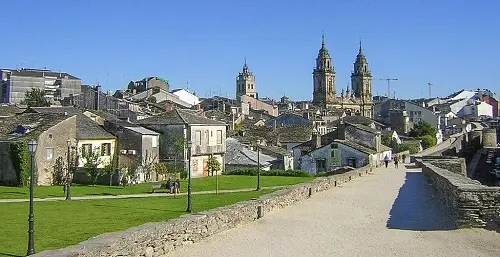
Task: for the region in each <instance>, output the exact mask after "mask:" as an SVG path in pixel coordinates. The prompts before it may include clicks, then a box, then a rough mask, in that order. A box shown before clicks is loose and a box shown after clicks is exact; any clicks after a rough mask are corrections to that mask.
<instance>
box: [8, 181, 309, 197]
mask: <svg viewBox="0 0 500 257" xmlns="http://www.w3.org/2000/svg"><path fill="white" fill-rule="evenodd" d="M218 179H219V190H228V189H243V188H255V187H257V177H255V176H230V175H222V176H218ZM312 179H314V178H313V177H274V176H262V177H261V182H262V186H263V187H269V186H285V185H294V184H299V183H303V182H306V181H310V180H312ZM186 188H187V182H186V180H182V181H181V192H185V191H186ZM192 188H193V191H195V192H196V191H212V190H215V177H204V178H195V179H193V186H192ZM147 193H151V183H144V184H138V185H131V186H126V187H121V186H120V187H119V186H100V185H96V186H85V185H73V186H72V187H71V195H72V196H83V195H128V194H147ZM63 196H64V192H63V186H39V187H36V188H35V197H36V198H48V197H63ZM28 197H29V188H28V187H25V188H21V187H3V186H0V199H18V198H28Z"/></svg>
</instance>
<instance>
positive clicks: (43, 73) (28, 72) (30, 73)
mask: <svg viewBox="0 0 500 257" xmlns="http://www.w3.org/2000/svg"><path fill="white" fill-rule="evenodd" d="M2 70H8V71H10V72H11V73H12V76H18V77H38V78H42V77H57V78H64V77H65V76H68V78H69V79H79V78H77V77H75V76H73V75H71V74H68V73H66V72H54V71H50V70H37V69H20V70H17V69H2Z"/></svg>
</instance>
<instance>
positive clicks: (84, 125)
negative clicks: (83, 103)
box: [76, 114, 116, 139]
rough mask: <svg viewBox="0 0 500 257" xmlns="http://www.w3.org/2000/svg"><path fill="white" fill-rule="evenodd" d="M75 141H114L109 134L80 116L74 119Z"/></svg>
mask: <svg viewBox="0 0 500 257" xmlns="http://www.w3.org/2000/svg"><path fill="white" fill-rule="evenodd" d="M76 138H77V139H115V138H116V137H115V136H113V135H112V134H111V133H109V132H107V131H106V130H104V129H103V128H102V127H101V126H99V125H98V124H97V123H96V122H95V121H93V120H92V119H90V118H89V117H87V116H85V115H83V114H80V115H77V118H76Z"/></svg>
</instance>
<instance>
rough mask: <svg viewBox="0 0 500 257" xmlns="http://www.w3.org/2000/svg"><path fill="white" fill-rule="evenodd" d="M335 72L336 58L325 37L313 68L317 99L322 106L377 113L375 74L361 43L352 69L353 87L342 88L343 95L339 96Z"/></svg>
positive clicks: (358, 112) (356, 112) (371, 114)
mask: <svg viewBox="0 0 500 257" xmlns="http://www.w3.org/2000/svg"><path fill="white" fill-rule="evenodd" d="M335 76H336V73H335V68H334V65H333V61H332V58H331V56H330V54H329V53H328V49H327V48H326V45H325V39H324V37H323V38H322V42H321V48H320V50H319V53H318V56H317V58H316V67H315V68H314V70H313V84H314V88H313V103H314V104H315V105H317V106H319V107H322V108H332V107H333V108H341V109H344V110H346V112H349V113H354V114H356V115H362V116H365V117H370V118H371V117H373V102H372V75H371V72H370V69H369V66H368V61H367V60H366V57H365V55H364V53H363V49H362V48H361V43H360V44H359V52H358V55H357V56H356V60H355V62H354V70H353V72H352V73H351V88H349V87H347V90H345V91H344V89H342V92H341V95H340V97H338V96H337V88H336V85H335Z"/></svg>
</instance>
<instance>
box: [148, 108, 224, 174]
mask: <svg viewBox="0 0 500 257" xmlns="http://www.w3.org/2000/svg"><path fill="white" fill-rule="evenodd" d="M138 123H139V124H141V125H142V126H144V127H146V128H148V129H150V130H153V131H156V132H158V133H160V136H159V139H160V149H159V155H160V160H161V161H167V162H176V163H184V164H185V163H186V162H187V160H190V171H191V175H192V176H193V177H204V176H208V166H207V162H208V159H209V158H211V157H214V158H216V159H217V160H218V161H219V163H221V166H222V167H223V166H224V165H223V164H224V163H223V161H224V160H223V156H224V154H225V152H226V142H225V141H226V124H225V123H223V122H220V121H216V120H212V119H208V118H205V117H202V116H199V115H197V114H195V113H193V112H191V111H189V110H182V109H174V110H172V111H170V112H166V113H163V114H160V115H157V116H153V117H150V118H146V119H143V120H140V121H138ZM189 141H190V142H192V148H191V150H190V151H188V149H187V144H186V143H187V142H189ZM218 172H219V173H220V172H221V170H220V171H218Z"/></svg>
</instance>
